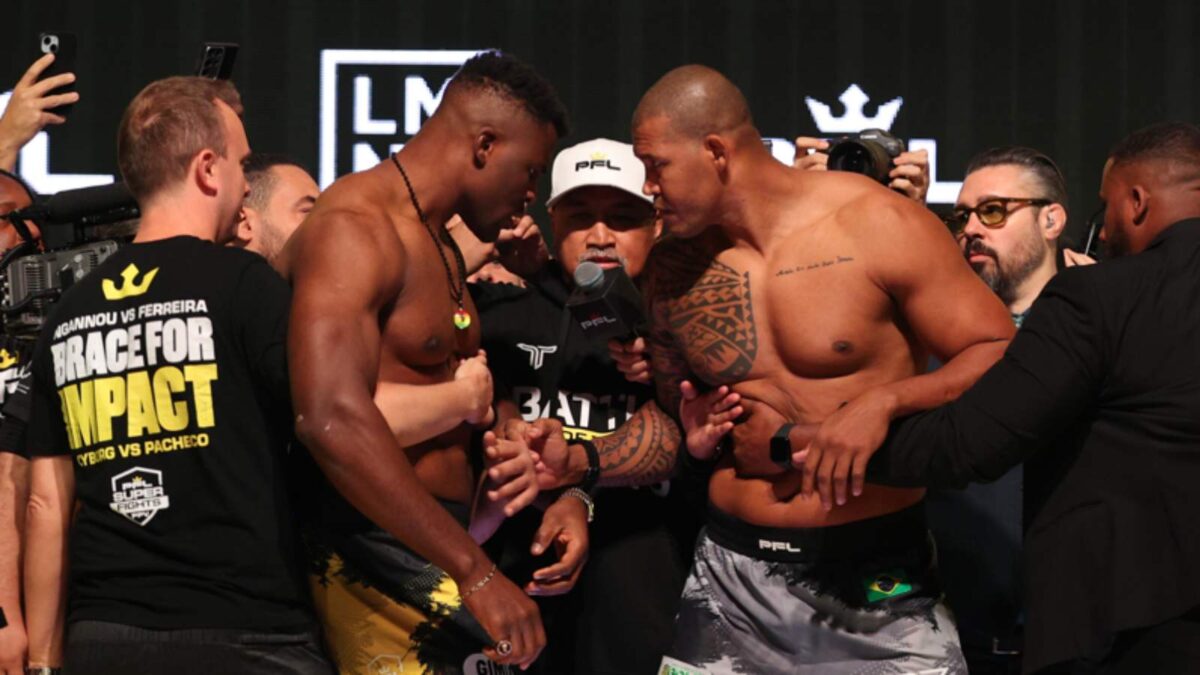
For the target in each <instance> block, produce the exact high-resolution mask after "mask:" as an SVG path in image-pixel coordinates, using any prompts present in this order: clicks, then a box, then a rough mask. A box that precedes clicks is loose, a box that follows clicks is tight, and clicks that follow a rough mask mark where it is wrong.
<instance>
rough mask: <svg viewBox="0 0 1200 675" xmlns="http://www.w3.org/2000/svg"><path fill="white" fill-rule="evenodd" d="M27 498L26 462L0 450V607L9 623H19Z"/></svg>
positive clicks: (22, 619) (21, 620) (21, 618)
mask: <svg viewBox="0 0 1200 675" xmlns="http://www.w3.org/2000/svg"><path fill="white" fill-rule="evenodd" d="M28 500H29V462H28V461H27V460H26V459H25V458H23V457H18V456H16V455H14V454H12V453H8V452H0V609H3V610H4V615H5V617H6V618H7V620H8V623H9V624H10V625H15V626H21V625H23V623H24V616H23V614H22V612H21V549H22V539H23V533H24V530H25V505H26V503H27V502H28Z"/></svg>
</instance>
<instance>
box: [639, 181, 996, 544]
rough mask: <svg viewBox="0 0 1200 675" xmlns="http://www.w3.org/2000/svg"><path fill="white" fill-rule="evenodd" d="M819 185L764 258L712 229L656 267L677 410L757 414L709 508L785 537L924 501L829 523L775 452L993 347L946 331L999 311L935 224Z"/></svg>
mask: <svg viewBox="0 0 1200 675" xmlns="http://www.w3.org/2000/svg"><path fill="white" fill-rule="evenodd" d="M803 178H804V180H803V181H797V183H796V185H795V187H794V189H792V190H790V192H791V193H792V195H791V197H792V199H791V202H790V204H789V205H787V206H785V207H784V208H782V210H780V211H779V212H778V219H777V221H776V222H775V223H772V224H771V235H770V238H769V240H768V241H769V246H766V247H764V248H765V250H764V251H762V252H760V251H759V250H757V249H756V248H755V247H753V246H751V245H749V244H747V243H746V242H742V243H740V244H735V243H733V242H732V241H731V239H730V238H729V237H728V235H726V234H725V232H724V231H723V230H722V229H720V228H710V229H709V230H707V231H706V232H704V233H703V234H701V235H700V236H698V237H696V238H693V239H689V240H681V241H677V242H672V243H670V244H668V245H666V246H664V247H663V248H662V250H661V251H659V252H658V254H657V256H656V259H655V260H654V261H652V263H651V266H650V267H651V270H652V277H651V282H650V287H649V295H650V303H651V307H652V314H653V321H654V324H655V336H654V337H655V339H653V340H652V341H651V352H652V355H653V359H652V362H653V363H655V368H656V369H657V370H658V371H659V380H660V392H661V395H662V396H664V397H666V398H668V400H669V401H670V403H669V405H672V406H676V405H677V404H678V400H679V398H678V383H679V382H680V381H681V380H682V379H684V378H688V377H695V378H697V379H699V380H701V381H703V382H705V383H707V384H708V385H710V386H719V385H722V384H726V385H729V386H730V387H731V388H732V389H733V391H734V392H736V393H738V394H740V396H741V397H742V405H743V407H744V408H745V409H746V411H747V412H746V415H745V416H744V418H743V420H741V423H739V424H738V425H737V426H735V428H734V432H733V445H734V453H732V455H730V456H727V457H725V458H724V459H723V460H722V461H721V463H720V464H719V465H718V468H717V470H716V471H715V473H714V475H713V477H712V480H711V482H710V485H709V497H710V500H711V502H712V503H713V505H714V506H716V507H718V508H720V509H721V510H722V511H725V512H726V513H729V514H731V515H734V516H736V517H738V518H741V519H743V520H746V521H747V522H751V523H755V524H759V525H765V526H771V527H793V528H795V527H821V526H828V525H837V524H842V523H847V522H853V521H858V520H863V519H867V518H872V517H875V516H879V515H883V514H887V513H892V512H895V511H898V510H901V509H903V508H905V507H907V506H910V505H912V504H914V503H916V502H918V501H920V499H921V498H922V496H923V493H924V491H923V490H920V489H898V488H887V487H883V486H878V485H868V486H867V488H866V489H865V490H864V492H863V494H862V496H861V497H858V498H856V499H853V500H850V501H849V502H848V503H847V504H845V505H844V506H840V507H838V508H836V509H833V510H832V511H826V509H824V508H822V505H821V502H820V499H819V498H818V497H817V496H816V495H812V496H809V497H805V496H803V495H802V494H800V487H801V486H800V483H801V473H800V472H798V471H785V470H783V469H781V468H779V467H777V466H775V465H774V464H772V463H771V462H770V461H769V460H767V452H768V446H769V442H770V437H771V435H773V434H774V433H775V431H776V430H777V429H778V428H779V427H780V425H781V424H783V423H784V422H794V423H820V422H822V421H824V420H826V419H827V418H828V417H829V416H830V415H832V414H834V413H835V411H837V410H838V409H839V408H840V407H841V406H842V405H843V403H845V402H848V401H852V400H853V399H855V398H856V397H858V396H859V395H860V394H862V393H863V392H865V391H867V390H869V389H872V388H875V387H879V386H881V385H887V384H890V383H894V382H898V381H901V380H904V379H905V378H910V377H913V376H916V375H920V374H921V373H923V372H924V370H925V367H926V362H927V361H928V358H929V356H930V354H931V353H933V354H935V355H937V356H938V357H939V358H941V359H943V360H947V361H948V360H950V359H951V358H953V357H954V356H955V355H956V354H957V353H958V352H960V351H962V350H963V349H964V348H966V347H967V346H969V345H971V344H973V342H974V341H975V340H976V339H977V337H978V336H977V335H975V334H973V333H968V332H964V331H960V330H943V329H944V328H950V327H953V326H954V325H956V323H957V322H958V320H959V319H961V318H962V317H963V316H964V315H965V314H967V313H971V312H973V311H974V307H979V306H983V307H988V306H989V305H988V304H987V303H989V302H990V301H989V299H988V298H987V297H986V288H984V287H983V286H982V285H981V284H977V283H974V280H973V279H971V277H970V270H969V269H968V268H967V267H966V266H965V265H963V264H962V260H961V257H960V256H958V255H956V253H955V250H954V245H953V241H952V239H951V238H950V236H949V235H948V234H947V233H945V232H944V231H941V232H939V231H938V228H939V227H940V224H938V223H937V222H936V219H934V218H933V217H932V214H926V215H924V216H921V215H920V214H919V211H921V210H923V209H919V207H916V206H915V205H913V206H912V207H911V208H910V207H909V205H907V204H905V203H904V200H903V199H902V198H900V197H898V196H894V195H890V194H887V193H886V192H884V191H883V190H881V189H880V188H878V186H875V185H874V184H871V183H869V182H868V181H867V180H866V179H863V178H861V177H859V176H851V175H846V174H837V173H810V174H808V175H805V176H804V177H803ZM914 214H915V215H917V216H918V217H917V218H913V216H914ZM929 221H933V222H932V223H931V222H929ZM977 296H978V297H977ZM977 301H979V302H981V303H983V304H982V305H980V304H976V303H977ZM992 304H994V303H992ZM672 409H675V408H674V407H673V408H672Z"/></svg>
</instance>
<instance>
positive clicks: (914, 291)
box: [875, 206, 1014, 361]
mask: <svg viewBox="0 0 1200 675" xmlns="http://www.w3.org/2000/svg"><path fill="white" fill-rule="evenodd" d="M914 209H920V211H924V209H923V208H921V207H916V206H914ZM920 211H915V212H910V213H908V214H904V215H907V216H908V217H909V218H910V220H909V221H908V222H905V223H901V224H899V225H900V226H899V227H897V228H896V231H894V232H892V233H891V234H890V238H891V239H892V241H891V242H889V243H888V244H887V245H885V246H884V247H882V250H880V251H878V252H877V253H876V254H875V255H876V257H877V259H878V261H879V262H878V268H879V269H880V270H881V274H880V276H881V278H882V279H883V283H884V286H885V288H886V290H887V292H888V293H889V295H891V296H892V297H893V298H894V299H895V301H896V304H897V307H898V308H899V310H900V313H901V315H902V317H903V319H904V322H905V323H906V324H908V326H909V327H910V328H911V329H912V331H913V333H914V334H915V335H916V337H917V339H918V340H920V341H921V343H922V344H923V345H925V347H926V348H927V349H929V350H930V351H931V352H932V353H933V354H934V355H935V356H936V357H937V358H938V359H940V360H942V361H949V360H950V359H951V358H953V357H954V356H955V355H957V354H958V353H959V352H961V351H963V350H964V349H966V348H967V347H970V346H972V345H975V344H979V343H983V342H995V341H1001V340H1008V339H1010V338H1011V337H1012V335H1013V332H1014V326H1013V322H1012V318H1011V317H1010V315H1009V313H1008V311H1007V310H1006V309H1005V308H1004V305H1003V303H1001V302H1000V300H999V298H997V297H996V295H995V294H994V293H992V292H991V290H989V289H988V287H987V286H986V285H985V284H984V283H983V282H982V281H981V280H980V279H979V277H978V276H976V275H975V273H974V272H973V271H971V268H970V267H969V266H968V265H967V264H966V262H965V261H964V260H963V257H962V254H961V252H960V251H959V248H958V245H957V244H956V243H955V242H954V238H953V237H952V236H951V235H950V233H949V232H947V231H946V229H945V227H944V226H943V225H941V224H940V223H938V222H937V219H936V218H934V217H933V215H932V214H931V213H921V212H920ZM902 217H903V216H902ZM880 243H883V242H880Z"/></svg>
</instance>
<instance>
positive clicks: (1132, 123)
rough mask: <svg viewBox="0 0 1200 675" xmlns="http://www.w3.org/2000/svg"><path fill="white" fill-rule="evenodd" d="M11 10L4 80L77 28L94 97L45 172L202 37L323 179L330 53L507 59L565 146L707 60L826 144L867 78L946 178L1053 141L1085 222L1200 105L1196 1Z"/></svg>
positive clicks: (305, 0) (346, 2)
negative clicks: (528, 80)
mask: <svg viewBox="0 0 1200 675" xmlns="http://www.w3.org/2000/svg"><path fill="white" fill-rule="evenodd" d="M0 16H2V17H3V20H2V21H0V26H3V30H4V37H5V42H6V45H7V46H6V48H5V49H4V50H3V57H2V59H0V75H3V76H4V77H5V78H6V79H5V82H6V83H8V84H5V85H3V88H7V87H8V86H10V84H11V83H12V82H14V81H15V80H16V77H17V76H18V75H19V73H20V72H22V70H23V69H24V68H25V67H26V66H27V65H28V63H29V62H30V61H31V58H32V56H33V54H34V43H35V40H36V36H37V34H38V33H39V32H41V31H43V30H46V29H58V30H67V31H72V32H74V33H76V34H77V35H78V36H79V42H80V46H79V64H78V67H77V69H76V72H77V73H78V75H79V85H78V86H79V90H80V92H81V94H82V97H83V101H82V102H81V103H80V104H79V105H78V106H77V108H76V110H75V112H74V114H73V117H72V119H71V120H70V122H69V124H68V125H67V126H66V127H64V128H60V129H55V130H53V131H52V132H51V134H52V135H51V145H50V166H51V168H52V170H53V171H55V172H84V173H113V172H115V159H114V154H115V153H114V143H113V139H114V136H115V130H116V125H117V121H118V119H119V116H120V113H121V110H122V108H123V106H124V104H125V103H126V102H127V101H128V100H129V99H130V98H131V97H132V96H133V94H135V93H136V92H137V90H138V89H139V88H140V87H141V86H143V85H144V84H145V83H147V82H148V81H150V80H152V79H155V78H158V77H162V76H165V75H170V74H175V73H189V72H191V70H192V69H193V68H194V66H195V63H196V57H197V54H198V51H199V45H200V43H202V42H203V41H206V40H210V41H229V42H237V43H240V44H241V46H242V50H241V53H240V55H239V57H238V62H237V67H236V70H235V75H234V80H235V81H236V82H237V84H238V86H239V89H240V90H241V91H242V95H243V98H244V100H245V103H246V108H247V112H246V124H247V129H248V132H249V135H250V140H251V145H252V147H254V148H255V149H257V150H264V151H276V152H285V153H288V154H291V155H293V156H295V157H297V158H298V159H300V160H301V161H302V162H304V163H305V164H307V165H308V166H309V167H310V168H311V169H313V170H314V172H315V171H316V169H317V164H318V129H319V120H318V117H319V115H318V101H319V95H318V93H319V92H318V72H319V67H320V50H322V49H334V48H336V49H480V48H485V47H492V46H494V47H500V48H503V49H506V50H509V51H512V52H514V53H516V54H517V55H519V56H521V57H522V58H524V59H526V60H527V61H529V62H531V63H533V64H534V65H535V66H536V67H537V68H538V69H539V70H541V71H542V72H543V73H544V74H545V75H546V76H547V77H548V78H549V79H550V80H551V81H552V82H553V83H554V84H555V85H556V86H557V87H558V90H559V92H560V94H561V95H562V97H563V100H564V101H565V102H566V103H567V106H568V108H569V110H570V112H571V116H572V122H573V127H574V132H573V134H572V138H571V139H570V140H572V141H577V140H582V139H585V138H589V137H593V136H599V135H604V136H609V137H612V138H618V139H627V138H628V135H629V131H628V120H629V116H630V113H631V111H632V109H633V107H634V105H635V104H636V102H637V100H638V97H639V96H640V94H641V93H642V92H643V91H644V90H645V88H646V87H647V86H648V85H650V84H651V83H652V82H653V81H654V80H655V79H656V78H657V77H658V76H659V75H661V74H662V73H663V72H665V71H666V70H668V69H670V68H671V67H673V66H676V65H679V64H683V63H688V62H700V63H705V64H708V65H711V66H714V67H716V68H718V69H720V70H721V71H723V72H724V73H726V74H727V75H728V76H729V77H730V78H731V79H733V81H734V82H736V83H737V84H738V85H739V86H740V87H741V88H742V90H743V91H744V92H745V93H746V95H747V97H748V98H749V100H750V103H751V107H752V109H753V111H754V114H755V118H756V121H757V122H758V126H759V128H760V130H761V131H762V132H763V134H764V135H766V136H780V137H790V136H793V135H796V134H800V133H806V134H817V133H818V130H817V128H816V126H815V124H814V121H813V118H812V116H811V115H810V114H809V111H808V108H807V107H806V106H805V103H804V98H805V96H812V97H814V98H816V99H819V100H821V101H825V102H828V103H830V104H832V106H833V110H834V114H835V115H840V114H842V108H841V106H840V105H839V104H838V103H837V98H838V96H839V95H840V94H841V93H842V91H843V90H844V89H845V88H846V87H847V86H848V85H850V84H851V83H857V84H859V85H860V86H861V87H862V88H863V89H864V90H865V91H866V92H867V94H868V95H869V96H871V99H872V100H871V102H870V103H868V104H867V107H866V114H867V115H868V116H872V115H874V114H875V106H876V105H877V104H878V103H880V102H883V101H886V100H889V99H892V98H894V97H897V96H902V97H903V98H904V103H903V107H902V108H901V110H900V112H899V115H898V116H897V117H896V119H895V123H894V125H893V126H892V131H893V132H895V133H897V134H898V135H900V136H901V137H903V138H914V137H916V138H932V139H936V140H937V144H938V145H937V147H938V155H939V157H938V163H937V171H938V174H939V179H941V180H961V177H962V171H963V167H964V166H965V164H966V161H967V159H968V158H969V157H970V156H971V155H972V154H974V153H975V152H977V151H978V150H980V149H982V148H985V147H989V146H993V145H998V144H1009V143H1021V144H1027V145H1032V146H1034V147H1037V148H1039V149H1042V150H1044V151H1046V152H1048V153H1049V154H1050V155H1051V156H1053V157H1054V158H1055V159H1056V160H1058V162H1059V163H1060V164H1061V166H1062V168H1063V170H1064V172H1065V173H1066V175H1067V180H1068V185H1069V188H1070V191H1071V207H1072V210H1071V212H1072V218H1071V221H1072V225H1073V227H1071V228H1070V229H1071V231H1072V232H1074V233H1078V232H1079V231H1080V229H1081V227H1082V220H1083V219H1084V217H1085V216H1086V215H1087V212H1088V211H1089V210H1090V207H1091V206H1092V204H1093V203H1094V202H1095V201H1096V197H1095V193H1096V186H1097V183H1098V179H1099V175H1100V170H1101V166H1102V163H1103V159H1104V156H1105V154H1106V152H1107V150H1108V148H1109V147H1111V145H1112V144H1113V143H1114V142H1115V141H1116V140H1118V139H1119V138H1120V137H1121V136H1122V135H1124V134H1125V133H1126V132H1128V131H1130V130H1132V129H1134V128H1137V127H1139V126H1142V125H1144V124H1147V123H1150V122H1154V121H1158V120H1162V119H1183V120H1190V121H1195V119H1196V113H1197V111H1198V110H1200V99H1198V96H1200V91H1197V85H1196V84H1195V81H1196V77H1197V75H1198V74H1200V49H1197V48H1195V47H1194V46H1193V43H1194V41H1195V38H1196V36H1197V35H1198V34H1200V6H1195V5H1194V3H1192V2H1189V1H1187V0H1179V1H1171V0H1130V1H1119V0H1104V1H1101V0H1094V1H1084V0H1060V1H1054V0H1021V1H1013V2H999V1H995V2H973V1H968V0H892V1H886V2H885V1H883V0H880V1H878V2H865V1H861V2H860V1H854V0H803V1H801V0H797V1H795V2H783V1H774V0H706V1H703V2H686V1H684V0H645V1H643V0H612V1H610V2H585V1H583V0H523V1H521V0H512V1H508V2H504V1H497V0H488V1H484V0H477V1H469V0H422V1H412V0H409V1H404V2H397V1H383V0H323V1H318V0H289V1H287V2H284V1H283V0H242V1H240V2H238V1H232V0H203V1H200V2H197V1H196V0H190V1H175V2H172V1H170V0H130V1H121V2H117V1H114V0H110V1H107V2H99V1H96V2H92V1H89V0H5V2H4V8H3V9H0ZM377 96H378V92H377ZM401 126H403V124H401ZM398 140H403V139H402V138H401V139H398ZM385 145H386V144H385ZM340 168H341V169H342V170H344V168H345V167H340ZM541 194H542V195H543V196H544V194H545V190H544V189H543V191H542V193H541Z"/></svg>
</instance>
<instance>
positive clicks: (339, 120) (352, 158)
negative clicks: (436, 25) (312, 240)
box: [317, 49, 478, 189]
mask: <svg viewBox="0 0 1200 675" xmlns="http://www.w3.org/2000/svg"><path fill="white" fill-rule="evenodd" d="M477 53H478V52H476V51H472V50H437V49H323V50H321V83H320V87H321V103H320V120H321V121H320V124H321V132H320V137H321V149H320V160H319V163H318V171H317V182H319V183H320V184H321V188H322V189H324V188H326V187H328V186H329V184H330V183H332V182H333V181H334V180H335V179H336V178H337V177H338V176H340V175H343V174H347V173H351V172H354V171H361V170H363V169H368V168H370V167H372V166H375V165H376V164H378V163H379V162H380V160H382V159H384V158H386V157H387V156H388V154H389V153H392V152H395V151H397V150H399V149H400V148H402V147H404V141H406V140H407V139H409V138H412V137H413V136H414V135H416V133H417V132H418V131H420V129H421V125H422V124H423V123H424V122H425V120H427V119H429V116H430V115H432V114H433V113H434V111H435V110H437V107H438V105H439V104H440V103H441V102H442V95H443V94H444V93H445V91H446V84H447V83H448V82H449V81H450V78H451V77H452V76H453V75H454V73H455V71H457V70H458V67H459V66H461V65H462V64H463V62H464V61H466V60H467V59H469V58H471V57H472V56H474V55H475V54H477Z"/></svg>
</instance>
